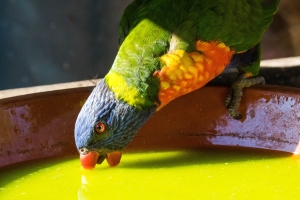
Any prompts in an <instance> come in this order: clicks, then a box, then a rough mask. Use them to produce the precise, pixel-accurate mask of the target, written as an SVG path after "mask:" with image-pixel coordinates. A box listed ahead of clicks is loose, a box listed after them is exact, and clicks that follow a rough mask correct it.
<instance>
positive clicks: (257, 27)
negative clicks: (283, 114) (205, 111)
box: [75, 0, 279, 167]
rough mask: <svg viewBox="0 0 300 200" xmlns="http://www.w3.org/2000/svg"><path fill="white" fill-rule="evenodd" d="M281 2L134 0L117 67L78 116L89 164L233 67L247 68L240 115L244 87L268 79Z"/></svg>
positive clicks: (233, 106) (235, 91)
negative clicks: (264, 64)
mask: <svg viewBox="0 0 300 200" xmlns="http://www.w3.org/2000/svg"><path fill="white" fill-rule="evenodd" d="M278 3H279V0H135V1H133V3H132V4H130V5H129V6H128V7H127V8H126V10H125V12H124V15H123V17H122V19H121V23H120V29H119V32H120V33H119V34H120V48H119V51H118V54H117V56H116V59H115V61H114V63H113V66H112V68H111V69H110V71H109V73H108V74H107V75H106V76H105V78H104V80H101V81H100V82H99V83H98V84H97V86H96V87H95V88H94V90H93V92H92V93H91V95H90V96H89V98H88V100H87V101H86V102H85V104H84V106H83V108H82V109H81V111H80V113H79V115H78V118H77V121H76V125H75V141H76V146H77V149H78V151H79V152H80V154H81V160H82V161H83V163H86V162H87V161H88V160H89V158H91V157H95V156H93V155H96V156H98V161H97V163H101V162H102V161H103V160H104V159H105V158H107V157H108V155H109V153H111V152H113V151H121V150H122V149H124V148H125V147H126V146H127V145H128V144H129V143H130V141H131V140H132V139H133V137H134V136H135V134H136V133H137V131H138V130H139V128H140V127H141V126H142V125H143V124H144V123H145V122H146V121H147V120H148V119H149V118H150V117H151V116H152V115H153V114H154V113H155V112H156V111H157V110H159V109H161V108H162V107H163V106H164V105H166V104H167V103H169V102H170V101H172V100H173V99H175V98H177V97H179V96H181V95H184V94H186V93H189V92H191V91H193V90H195V89H198V88H200V87H202V86H203V85H205V84H206V83H207V82H208V81H210V80H211V79H213V78H214V77H215V76H217V75H218V74H220V73H221V72H222V71H223V70H224V69H225V68H226V67H235V68H237V69H238V70H239V75H238V78H237V79H236V80H235V81H234V83H233V85H232V87H231V91H230V93H229V95H228V97H227V99H226V103H225V104H226V107H227V108H228V110H229V114H230V115H231V116H232V117H233V118H235V119H240V118H241V115H240V114H239V112H238V106H239V102H240V99H241V95H242V89H243V88H244V87H249V86H251V85H254V84H259V83H264V79H263V78H262V77H259V76H257V75H258V70H259V64H260V59H261V50H260V41H261V38H262V34H263V33H264V31H265V30H266V29H267V27H268V26H269V24H270V23H271V21H272V18H273V15H274V13H275V12H276V9H277V5H278ZM255 76H257V77H255ZM204 98H205V97H204ZM99 127H101V129H99ZM89 155H90V156H89ZM91 155H92V156H91ZM119 159H120V158H119ZM94 160H95V159H93V161H91V163H90V164H89V166H90V167H94V165H95V163H94V162H95V161H94Z"/></svg>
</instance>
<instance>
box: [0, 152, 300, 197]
mask: <svg viewBox="0 0 300 200" xmlns="http://www.w3.org/2000/svg"><path fill="white" fill-rule="evenodd" d="M0 177H1V179H0V199H105V198H109V199H299V196H300V184H299V180H300V158H299V157H297V156H290V155H289V154H284V153H278V152H270V151H259V150H253V149H241V148H238V149H230V148H203V149H198V150H196V151H171V152H147V153H124V154H123V157H122V160H121V163H120V165H118V166H117V167H114V168H111V167H109V166H108V164H107V163H106V162H103V164H102V165H97V166H96V168H94V169H93V170H85V169H83V168H82V167H81V166H80V162H79V157H78V156H76V157H75V156H69V157H61V158H51V159H47V160H36V161H31V162H30V163H21V164H18V166H10V167H9V168H8V167H5V168H2V169H0Z"/></svg>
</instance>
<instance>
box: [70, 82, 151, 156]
mask: <svg viewBox="0 0 300 200" xmlns="http://www.w3.org/2000/svg"><path fill="white" fill-rule="evenodd" d="M155 110H156V107H150V108H147V109H138V108H135V107H134V106H130V105H128V104H127V103H125V102H123V101H119V100H116V99H115V96H114V93H113V92H112V91H110V90H109V88H108V87H107V85H106V83H105V81H104V80H101V81H100V82H99V83H98V85H97V86H96V87H95V88H94V90H93V92H92V93H91V95H90V96H89V98H88V99H87V101H86V102H85V104H84V106H83V107H82V109H81V111H80V113H79V115H78V118H77V120H76V124H75V143H76V146H77V149H78V151H79V153H81V154H86V153H88V152H89V151H96V152H98V153H99V158H100V156H101V157H102V158H105V157H106V155H107V154H108V153H110V152H113V151H120V150H122V149H124V148H125V147H126V146H127V145H128V144H129V143H130V142H131V140H132V139H133V137H134V136H135V134H136V133H137V131H138V130H139V129H140V128H141V126H142V125H143V124H144V123H145V122H146V121H147V120H148V119H149V118H150V117H151V116H152V115H153V113H154V112H155Z"/></svg>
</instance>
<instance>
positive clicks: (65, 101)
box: [0, 85, 300, 166]
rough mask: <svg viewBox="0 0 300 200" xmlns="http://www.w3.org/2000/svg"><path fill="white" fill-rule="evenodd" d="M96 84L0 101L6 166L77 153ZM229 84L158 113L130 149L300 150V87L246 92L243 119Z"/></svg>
mask: <svg viewBox="0 0 300 200" xmlns="http://www.w3.org/2000/svg"><path fill="white" fill-rule="evenodd" d="M91 90H92V87H83V88H75V89H66V90H58V91H50V92H42V93H35V94H30V95H23V96H17V97H11V98H5V99H0V119H1V120H0V166H5V165H9V164H12V163H16V162H20V161H25V160H30V159H37V158H42V157H49V156H57V155H64V154H77V150H76V147H75V144H74V136H73V129H74V123H75V120H76V117H77V114H78V112H79V110H80V108H81V106H82V105H83V103H84V101H85V99H86V98H87V97H88V95H89V93H90V92H91ZM228 90H229V88H228V87H225V86H206V87H204V88H202V89H199V90H197V91H195V92H192V93H190V94H188V95H185V96H182V97H180V98H178V99H176V100H174V101H173V102H171V103H170V104H169V105H167V106H166V107H165V108H163V109H162V110H161V111H159V112H157V113H156V114H155V115H154V117H152V118H151V119H150V120H149V121H148V122H147V123H146V124H145V125H144V126H143V127H142V128H141V130H140V131H139V132H138V134H137V135H136V137H135V138H134V140H133V141H132V143H131V144H130V145H129V146H128V147H127V149H126V150H128V151H130V150H151V149H173V148H174V149H179V148H195V147H199V146H203V145H226V146H242V147H253V148H262V149H270V150H277V151H285V152H291V153H299V152H300V148H299V140H300V131H299V130H300V104H299V101H300V89H297V88H290V87H277V86H270V85H264V86H255V87H251V88H247V89H245V90H244V95H243V98H242V102H241V106H240V112H241V113H242V114H243V118H242V120H240V121H238V120H234V119H232V118H231V117H230V116H229V114H228V111H227V109H226V108H225V106H224V100H225V97H226V95H227V94H228Z"/></svg>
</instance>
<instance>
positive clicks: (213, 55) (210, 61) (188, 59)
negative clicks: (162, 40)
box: [154, 40, 234, 110]
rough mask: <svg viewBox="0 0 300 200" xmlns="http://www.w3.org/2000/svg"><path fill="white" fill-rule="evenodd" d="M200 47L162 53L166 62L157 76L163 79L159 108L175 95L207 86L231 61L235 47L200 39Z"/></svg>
mask: <svg viewBox="0 0 300 200" xmlns="http://www.w3.org/2000/svg"><path fill="white" fill-rule="evenodd" d="M196 48H197V50H198V51H195V52H190V53H188V52H185V51H184V50H175V51H173V52H170V53H167V54H165V55H163V56H162V57H161V60H162V62H163V63H164V66H163V67H162V69H161V70H160V71H156V72H155V73H154V76H156V77H157V78H158V79H159V80H160V90H159V94H158V96H159V100H160V103H161V104H160V106H159V107H158V109H157V110H159V109H161V108H162V107H163V106H165V105H166V104H168V103H169V102H170V101H172V100H173V99H175V98H177V97H179V96H181V95H184V94H187V93H189V92H192V91H193V90H196V89H198V88H201V87H203V86H204V85H205V84H206V83H207V82H209V81H210V80H212V79H213V78H214V77H216V76H217V75H219V74H220V73H221V72H222V71H223V70H224V69H225V68H226V66H227V65H228V64H229V62H230V59H231V57H232V55H233V53H234V51H232V50H230V48H229V47H227V46H226V45H225V44H224V43H218V42H215V41H213V42H202V41H199V40H198V41H197V42H196Z"/></svg>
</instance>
